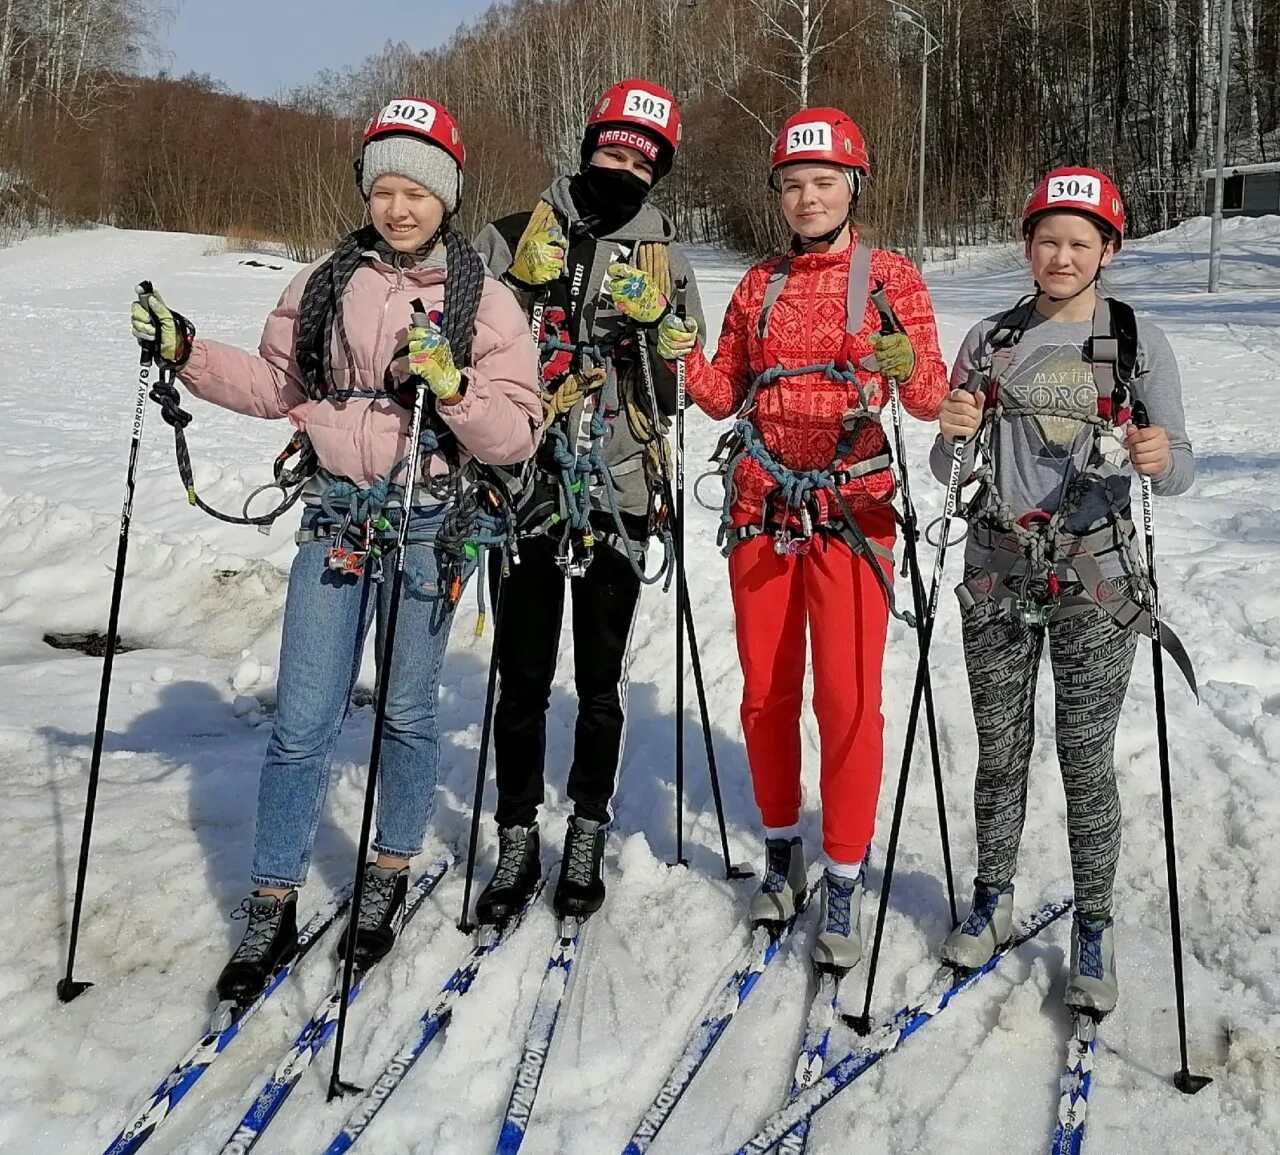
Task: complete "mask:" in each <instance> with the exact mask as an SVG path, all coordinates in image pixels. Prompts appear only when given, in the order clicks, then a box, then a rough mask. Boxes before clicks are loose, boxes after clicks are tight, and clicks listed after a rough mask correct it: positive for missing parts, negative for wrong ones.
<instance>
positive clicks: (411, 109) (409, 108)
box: [382, 100, 436, 132]
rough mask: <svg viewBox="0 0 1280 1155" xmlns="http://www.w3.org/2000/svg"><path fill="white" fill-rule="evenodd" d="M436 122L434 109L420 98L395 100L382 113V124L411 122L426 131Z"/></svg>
mask: <svg viewBox="0 0 1280 1155" xmlns="http://www.w3.org/2000/svg"><path fill="white" fill-rule="evenodd" d="M435 122H436V110H435V109H434V108H433V107H432V106H431V105H429V104H424V103H423V102H422V101H421V100H397V101H395V103H393V104H388V105H387V107H386V108H385V109H384V110H383V113H382V123H383V124H411V125H413V126H414V127H415V128H425V129H426V130H427V131H428V132H430V131H431V128H432V126H433V125H434V124H435Z"/></svg>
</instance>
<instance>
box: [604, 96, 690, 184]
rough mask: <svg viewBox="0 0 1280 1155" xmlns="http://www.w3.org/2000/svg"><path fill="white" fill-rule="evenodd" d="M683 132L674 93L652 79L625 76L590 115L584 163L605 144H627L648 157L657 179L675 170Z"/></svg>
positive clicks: (655, 179) (654, 177)
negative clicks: (674, 164) (629, 78)
mask: <svg viewBox="0 0 1280 1155" xmlns="http://www.w3.org/2000/svg"><path fill="white" fill-rule="evenodd" d="M681 132H682V129H681V124H680V106H679V105H678V104H676V99H675V97H674V96H672V95H671V93H669V92H668V91H667V90H666V89H665V88H663V87H662V86H661V85H660V84H654V83H652V82H651V81H648V80H621V81H619V82H618V83H617V84H615V85H612V86H611V87H610V88H607V89H606V90H605V92H604V94H603V95H602V96H601V97H600V99H599V100H597V101H596V103H595V106H594V107H593V108H592V109H591V115H590V116H588V117H587V127H586V132H585V133H583V137H582V163H583V164H584V165H586V164H587V163H589V162H590V160H591V154H592V153H593V152H595V150H596V149H598V148H601V147H602V146H604V145H609V144H621V145H625V146H626V147H627V148H632V149H635V151H636V152H638V153H640V154H641V156H644V157H647V158H648V160H649V161H650V163H651V164H652V165H653V166H654V176H653V179H654V181H655V182H657V181H658V180H661V179H662V177H664V176H666V175H667V173H669V172H670V171H671V164H672V162H673V161H674V160H675V158H676V152H677V151H678V150H679V148H680V135H681Z"/></svg>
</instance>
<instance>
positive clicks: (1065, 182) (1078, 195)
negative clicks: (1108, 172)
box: [1048, 173, 1102, 205]
mask: <svg viewBox="0 0 1280 1155" xmlns="http://www.w3.org/2000/svg"><path fill="white" fill-rule="evenodd" d="M1048 199H1049V204H1053V203H1054V202H1055V201H1076V202H1077V203H1079V202H1081V201H1083V202H1084V203H1085V204H1088V205H1096V204H1100V203H1101V202H1102V188H1101V186H1100V185H1099V184H1098V181H1097V178H1096V177H1091V176H1088V175H1086V174H1084V173H1067V174H1066V175H1064V176H1056V177H1054V178H1053V180H1051V181H1050V182H1049V198H1048Z"/></svg>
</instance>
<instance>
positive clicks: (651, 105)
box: [622, 88, 671, 128]
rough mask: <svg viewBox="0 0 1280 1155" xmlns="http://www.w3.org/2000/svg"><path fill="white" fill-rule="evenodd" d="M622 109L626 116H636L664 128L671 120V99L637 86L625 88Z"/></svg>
mask: <svg viewBox="0 0 1280 1155" xmlns="http://www.w3.org/2000/svg"><path fill="white" fill-rule="evenodd" d="M622 111H623V113H624V114H625V115H626V116H634V117H638V118H639V119H640V120H648V121H651V122H652V123H654V124H657V125H661V126H662V127H663V128H666V127H667V123H668V122H669V121H670V120H671V101H669V100H663V99H662V97H660V96H654V95H653V93H651V92H644V91H643V90H641V89H639V88H631V89H628V90H627V96H626V100H625V101H624V102H623V105H622Z"/></svg>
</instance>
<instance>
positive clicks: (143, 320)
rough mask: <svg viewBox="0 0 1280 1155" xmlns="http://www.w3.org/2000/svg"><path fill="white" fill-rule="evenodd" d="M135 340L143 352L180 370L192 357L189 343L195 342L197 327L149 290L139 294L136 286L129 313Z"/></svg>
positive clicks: (158, 295)
mask: <svg viewBox="0 0 1280 1155" xmlns="http://www.w3.org/2000/svg"><path fill="white" fill-rule="evenodd" d="M129 320H130V321H131V322H132V324H133V336H134V339H135V340H136V341H137V342H138V344H139V345H141V346H142V347H143V348H144V349H149V350H151V353H152V355H153V356H156V357H158V358H159V359H160V360H161V361H163V362H165V364H167V365H172V366H174V367H175V368H181V367H182V366H183V365H185V364H186V363H187V358H188V357H190V356H191V342H192V341H194V340H195V336H196V327H195V326H194V325H193V324H192V323H191V322H190V321H188V320H187V319H186V317H184V316H183V315H182V314H181V313H178V312H175V311H174V310H173V309H170V308H169V307H168V305H166V304H165V303H164V301H163V300H162V299H161V297H160V294H159V293H157V292H155V291H154V290H152V291H151V292H150V293H145V292H143V291H142V286H141V285H139V286H138V299H137V300H136V301H134V303H133V308H132V309H131V310H130V311H129Z"/></svg>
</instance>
